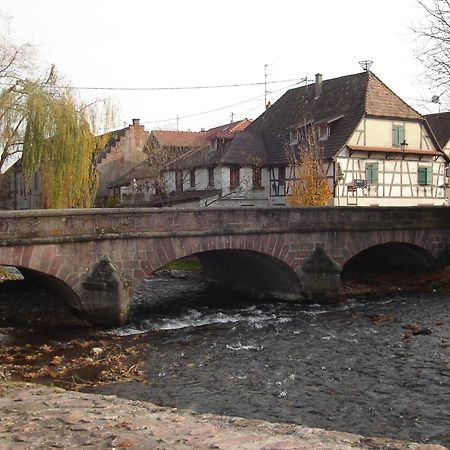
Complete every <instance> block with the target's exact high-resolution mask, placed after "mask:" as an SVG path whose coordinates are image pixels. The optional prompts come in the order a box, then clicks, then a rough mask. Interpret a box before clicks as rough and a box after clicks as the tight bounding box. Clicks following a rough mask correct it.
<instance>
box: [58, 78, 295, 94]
mask: <svg viewBox="0 0 450 450" xmlns="http://www.w3.org/2000/svg"><path fill="white" fill-rule="evenodd" d="M291 81H301V80H299V79H298V78H295V79H290V80H276V81H267V82H265V81H257V82H254V83H235V84H213V85H200V86H163V87H101V86H72V89H77V90H86V91H88V90H89V91H181V90H186V91H187V90H195V89H221V88H233V87H246V86H247V87H248V86H260V85H263V84H264V85H265V84H276V83H290V82H291ZM58 87H59V88H62V86H58Z"/></svg>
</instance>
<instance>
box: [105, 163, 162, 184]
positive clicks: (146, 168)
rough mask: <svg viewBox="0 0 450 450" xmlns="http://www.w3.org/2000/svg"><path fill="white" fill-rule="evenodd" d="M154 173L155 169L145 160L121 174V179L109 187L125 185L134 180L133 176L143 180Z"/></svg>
mask: <svg viewBox="0 0 450 450" xmlns="http://www.w3.org/2000/svg"><path fill="white" fill-rule="evenodd" d="M152 174H154V170H152V169H151V167H150V163H149V161H143V162H142V163H140V164H139V165H137V166H136V167H134V168H133V169H131V170H130V171H129V172H127V173H126V174H125V175H123V176H121V177H120V178H119V179H117V180H115V181H114V182H112V183H110V184H109V185H108V187H109V188H112V187H118V186H125V185H127V184H129V183H130V182H131V181H133V178H135V179H136V180H142V179H145V178H147V177H149V176H151V175H152Z"/></svg>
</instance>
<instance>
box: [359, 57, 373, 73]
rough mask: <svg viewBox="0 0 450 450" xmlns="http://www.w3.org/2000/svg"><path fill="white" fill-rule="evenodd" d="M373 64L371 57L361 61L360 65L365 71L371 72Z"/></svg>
mask: <svg viewBox="0 0 450 450" xmlns="http://www.w3.org/2000/svg"><path fill="white" fill-rule="evenodd" d="M372 64H373V61H371V60H370V59H366V60H364V61H360V62H359V65H360V66H361V67H362V69H363V70H364V72H369V71H370V68H371V67H372Z"/></svg>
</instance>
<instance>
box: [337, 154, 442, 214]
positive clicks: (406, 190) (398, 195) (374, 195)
mask: <svg viewBox="0 0 450 450" xmlns="http://www.w3.org/2000/svg"><path fill="white" fill-rule="evenodd" d="M342 155H347V152H346V151H343V152H342ZM374 162H377V163H378V184H377V185H373V186H369V187H368V188H367V189H358V190H357V203H358V206H369V205H379V206H415V205H442V204H446V203H447V199H446V194H445V188H444V186H445V181H446V177H445V173H444V165H445V163H444V160H443V158H439V160H438V161H434V160H433V159H431V158H429V157H427V158H423V159H422V160H420V161H419V160H418V159H417V160H402V159H401V156H397V159H391V160H386V159H384V157H382V156H381V154H378V155H373V154H372V155H371V158H370V159H368V158H356V157H353V158H350V160H348V159H345V158H337V163H339V164H340V166H341V169H342V171H343V174H344V179H343V180H342V181H340V182H339V183H338V186H337V188H336V196H335V199H334V204H335V205H341V206H345V205H346V204H347V202H348V203H351V202H353V203H354V202H355V197H356V193H352V192H351V190H349V189H348V186H349V185H350V186H351V185H352V183H353V180H354V179H361V180H364V179H365V178H366V177H365V167H366V164H369V163H374ZM419 167H431V168H432V173H433V178H432V184H431V185H430V186H421V185H419V184H418V173H417V171H418V168H419Z"/></svg>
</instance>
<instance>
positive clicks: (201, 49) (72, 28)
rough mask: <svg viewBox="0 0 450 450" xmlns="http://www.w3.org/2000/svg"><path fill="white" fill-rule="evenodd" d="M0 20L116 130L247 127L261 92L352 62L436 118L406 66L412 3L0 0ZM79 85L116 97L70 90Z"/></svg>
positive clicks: (413, 22) (273, 95)
mask: <svg viewBox="0 0 450 450" xmlns="http://www.w3.org/2000/svg"><path fill="white" fill-rule="evenodd" d="M0 15H1V16H2V17H3V18H4V19H6V20H3V26H2V28H3V30H0V32H1V33H3V34H8V35H9V39H10V40H11V41H13V42H15V43H16V44H21V43H29V44H31V45H32V46H33V47H34V48H35V50H36V54H37V59H38V60H39V61H40V62H41V63H42V65H43V67H45V66H49V65H50V64H55V65H56V67H57V69H58V70H59V72H60V73H62V74H63V75H64V77H65V80H67V81H68V82H70V84H71V85H72V86H73V87H75V88H77V92H78V95H79V97H80V99H82V100H83V101H86V102H91V101H94V100H97V99H98V100H101V99H104V98H107V99H109V100H110V101H112V102H113V104H115V105H116V106H117V111H118V113H117V119H116V123H115V124H114V125H115V126H116V127H117V128H119V127H123V126H124V125H127V124H129V123H131V121H132V119H133V118H139V119H140V121H141V123H142V124H144V125H145V127H146V129H148V130H151V129H168V130H171V129H172V130H173V129H179V130H192V131H199V130H200V129H201V128H205V129H208V128H211V127H214V126H218V125H221V124H226V123H228V122H230V121H231V120H232V119H233V120H240V119H244V118H246V117H247V118H250V119H254V118H256V117H257V116H258V115H260V114H261V113H262V112H263V111H264V102H265V91H266V90H267V91H268V92H267V94H266V96H267V100H268V101H271V102H272V103H273V102H274V101H276V100H277V98H279V97H280V96H281V95H282V94H283V93H284V92H286V90H287V89H289V88H292V87H296V86H301V85H302V83H303V84H304V82H305V81H304V80H305V79H308V80H311V81H312V80H314V76H315V74H316V73H322V74H323V79H324V80H326V79H330V78H335V77H339V76H343V75H349V74H352V73H357V72H360V71H361V70H362V69H361V67H360V65H359V61H362V60H372V61H373V65H372V67H371V70H372V71H373V72H374V73H375V74H376V75H377V76H378V77H379V78H380V79H381V80H382V81H384V82H385V83H386V84H387V85H388V86H389V87H390V88H391V89H392V90H393V91H394V92H395V93H397V94H398V95H400V96H401V97H402V98H403V99H404V100H405V101H407V102H408V103H409V104H410V105H411V106H413V107H414V108H416V109H417V110H419V112H421V113H429V112H438V105H436V104H433V103H431V101H430V99H431V97H432V95H439V94H440V93H437V92H434V91H433V90H432V89H430V86H429V85H428V83H427V80H426V79H424V77H423V75H422V74H423V67H422V65H421V64H420V62H419V61H418V60H417V57H416V52H417V42H416V37H415V35H414V33H413V31H412V29H411V28H412V27H414V26H417V25H418V24H419V23H420V21H421V20H423V10H422V9H421V8H420V6H419V5H418V3H417V1H416V0H395V1H394V0H376V1H374V0H371V1H368V0H341V1H336V0H321V1H309V2H306V1H304V0H278V1H273V0H272V1H266V0H239V1H238V0H228V1H227V2H218V1H214V0H164V1H161V0H153V1H150V0H133V1H128V2H125V1H123V0H122V1H119V0H39V1H37V0H0ZM265 80H266V81H267V86H266V87H265V86H264V84H263V83H264V81H265ZM284 80H288V81H284ZM280 81H284V82H282V83H281V82H280ZM254 83H259V84H256V85H252V86H238V87H232V88H231V87H227V88H208V89H195V90H182V89H176V90H174V89H171V90H166V89H165V90H154V88H179V87H186V86H189V87H191V86H217V85H230V84H254ZM261 83H262V84H261ZM87 87H90V88H115V90H107V89H94V90H88V89H78V88H87ZM121 88H127V90H117V89H121ZM130 88H131V89H135V88H139V90H130ZM142 88H144V89H142ZM148 88H152V90H149V89H148Z"/></svg>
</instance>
